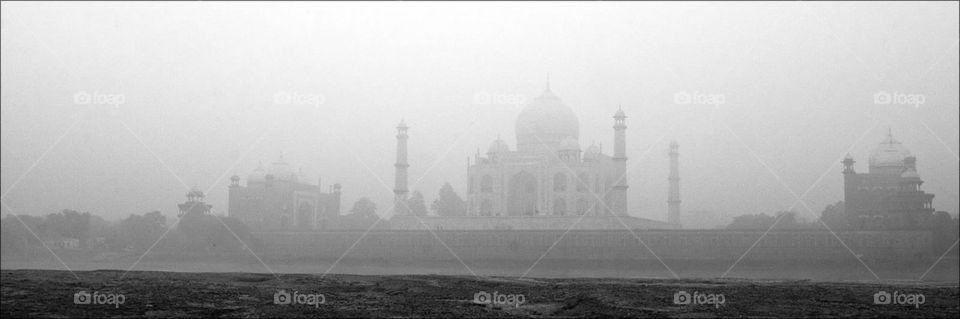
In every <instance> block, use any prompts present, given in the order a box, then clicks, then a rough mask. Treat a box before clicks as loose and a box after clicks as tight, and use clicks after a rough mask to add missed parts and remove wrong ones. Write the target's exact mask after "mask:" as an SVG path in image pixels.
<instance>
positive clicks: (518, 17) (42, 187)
mask: <svg viewBox="0 0 960 319" xmlns="http://www.w3.org/2000/svg"><path fill="white" fill-rule="evenodd" d="M2 6H3V7H2V9H3V10H2V31H0V32H2V50H3V52H2V83H0V84H2V120H0V123H2V125H0V127H2V159H0V163H2V183H0V184H2V191H3V198H2V199H3V202H4V203H5V204H7V205H8V206H9V207H8V206H3V212H4V214H7V213H10V212H11V211H10V209H12V210H13V212H16V213H20V214H34V215H39V214H48V213H53V212H56V211H58V210H60V209H64V208H71V209H77V210H81V211H90V212H92V213H96V214H100V215H103V216H105V217H107V218H111V219H113V218H120V217H123V216H126V215H128V214H131V213H144V212H148V211H152V210H160V211H162V212H164V213H165V214H167V215H168V216H170V217H172V216H174V215H175V214H176V204H177V203H179V202H182V201H184V199H185V198H184V194H185V193H186V191H187V187H191V186H196V187H198V188H200V189H202V190H207V189H209V190H210V191H209V192H208V193H209V197H208V199H209V201H210V202H211V203H212V204H213V205H214V209H215V210H216V211H218V212H223V211H225V210H226V196H227V184H228V183H229V176H230V175H232V174H234V173H237V174H239V175H241V176H244V177H245V176H246V175H247V174H249V173H250V171H251V170H253V169H254V168H255V167H256V166H257V163H258V161H263V162H264V163H269V162H272V161H274V160H275V159H277V157H278V156H279V154H280V153H281V152H283V153H284V154H285V155H284V156H285V158H286V159H287V161H288V162H290V163H291V164H293V165H294V166H295V167H297V168H301V167H302V170H303V172H304V174H305V176H307V178H308V180H310V181H311V182H314V183H315V182H316V179H317V178H318V177H322V179H323V184H324V185H328V184H331V183H334V182H339V183H341V184H343V187H344V188H343V192H344V195H343V196H344V205H343V211H344V212H346V211H347V210H349V208H350V206H351V205H352V203H353V202H354V201H355V200H356V199H357V198H359V197H361V196H367V197H370V198H372V199H373V200H375V201H376V202H377V204H378V207H379V208H380V213H381V214H385V213H386V212H385V210H386V209H387V208H388V207H389V205H390V202H391V199H392V196H393V194H392V192H391V189H390V188H391V187H392V185H393V165H392V164H393V161H394V152H395V138H394V136H395V133H396V132H395V128H394V127H395V126H396V124H397V123H398V122H399V121H400V119H401V118H405V119H406V121H407V123H408V124H409V125H410V126H411V128H410V164H411V167H410V181H411V188H412V189H414V190H420V191H422V192H423V193H424V194H425V195H426V197H427V200H428V201H432V200H433V198H434V197H435V196H436V193H437V191H438V190H439V188H440V186H441V185H442V183H443V182H444V181H449V182H451V183H452V184H453V185H454V187H455V188H456V189H457V191H458V192H459V193H460V194H461V195H464V191H465V189H466V188H465V181H466V158H467V157H468V156H472V155H473V154H474V153H475V152H476V150H477V149H478V148H479V149H481V151H482V152H485V151H486V148H487V146H488V145H489V143H490V142H491V141H492V140H493V139H495V138H496V137H497V135H501V136H502V137H503V138H504V139H505V140H506V141H507V143H508V144H509V145H510V147H511V148H515V147H516V141H515V136H514V130H513V127H514V119H515V118H516V116H517V114H518V113H519V111H520V109H521V107H522V105H520V106H517V105H511V104H510V103H499V102H504V101H506V102H510V101H517V100H522V99H527V100H529V99H531V98H533V97H535V96H536V95H538V94H539V93H540V92H541V91H542V90H543V87H544V85H545V82H546V79H547V77H548V74H549V79H550V82H551V85H552V90H553V91H554V92H555V93H556V94H557V95H558V96H560V98H561V99H563V100H564V101H565V102H566V104H568V105H569V106H570V107H571V108H573V110H574V112H575V113H576V114H577V116H579V119H580V135H581V137H580V143H581V145H582V146H583V147H586V146H587V145H589V144H590V143H592V142H594V141H596V142H598V143H602V144H603V145H604V147H603V148H604V152H606V153H609V152H610V151H612V145H613V129H612V128H611V126H612V124H613V122H612V121H613V120H612V118H611V116H612V115H613V113H614V112H615V111H616V109H617V106H618V105H622V106H623V109H624V111H625V112H626V113H627V115H628V116H629V118H628V119H627V125H628V129H627V153H628V156H629V158H630V159H629V161H628V162H627V163H628V169H629V175H628V183H629V185H630V189H629V201H630V211H631V214H633V215H635V216H639V217H645V218H652V219H658V220H665V219H666V196H667V194H666V192H667V168H668V159H667V157H666V148H667V144H668V143H669V141H670V140H671V139H676V140H677V141H678V142H679V143H680V153H681V164H680V165H681V179H682V180H681V192H682V194H681V196H682V199H683V209H684V210H685V211H693V210H709V211H716V212H720V213H723V214H728V215H739V214H744V213H758V212H764V213H772V212H775V211H779V210H786V209H788V208H790V207H791V206H792V205H793V204H794V203H795V196H801V195H805V196H804V197H803V199H804V203H806V204H807V205H808V206H809V208H810V209H812V210H813V211H814V212H815V213H816V214H819V212H820V211H821V210H822V209H823V208H824V206H826V205H827V204H831V203H833V202H836V201H839V200H841V199H842V196H843V195H842V184H841V181H842V179H841V174H840V164H839V161H840V159H841V158H842V157H843V155H845V154H846V153H848V152H849V153H850V154H851V155H852V156H853V157H854V158H855V159H857V160H858V164H857V169H858V170H859V171H866V169H867V156H868V154H869V152H870V150H871V149H872V148H873V147H875V145H876V144H877V143H878V142H879V141H880V140H881V139H882V138H883V137H884V136H885V134H886V132H887V130H888V128H889V129H892V130H893V132H894V135H895V136H896V137H897V138H898V139H899V140H901V141H902V142H903V143H904V144H905V146H906V147H907V148H909V149H910V150H911V151H912V152H913V153H914V154H916V155H917V158H918V164H917V165H918V171H919V173H920V175H921V176H922V177H923V178H924V179H925V181H926V183H925V184H924V188H925V190H926V191H928V192H931V193H934V194H936V197H935V198H934V206H935V207H936V208H937V209H939V210H945V211H948V212H950V213H952V214H956V213H957V211H958V197H960V196H958V184H960V182H958V157H957V150H958V149H960V136H958V134H960V133H958V126H960V125H958V118H960V114H958V112H960V111H958V110H960V107H958V106H960V98H958V89H957V88H958V60H960V57H958V38H960V36H958V31H957V30H958V24H960V23H958V13H957V12H958V5H957V3H956V2H937V3H915V2H911V3H887V2H884V3H803V2H799V3H787V2H778V3H690V2H684V3H596V2H589V3H511V4H504V3H456V4H446V3H300V2H286V3H246V2H232V3H83V4H79V3H6V2H5V3H3V4H2ZM878 92H879V93H881V94H883V93H882V92H886V93H889V94H890V96H893V97H894V102H892V103H890V104H883V103H876V102H875V95H876V94H877V93H878ZM277 93H280V94H287V95H289V96H292V97H294V102H295V103H293V104H294V105H283V104H277V103H274V100H275V96H277ZM84 94H87V96H89V97H91V100H90V101H91V102H90V103H84V102H80V103H77V100H75V99H76V98H77V96H80V97H81V98H82V97H83V96H84ZM485 94H488V95H489V96H492V97H496V98H495V99H494V102H495V103H491V104H485V103H475V101H476V100H477V98H476V97H477V96H484V95H485ZM684 94H686V95H687V96H691V97H694V101H693V102H694V103H691V104H683V103H676V98H677V96H683V95H684ZM698 97H699V98H703V99H698ZM711 97H712V98H714V100H713V101H718V100H717V98H722V102H723V104H722V105H707V104H698V103H699V102H705V101H707V102H708V100H707V99H709V98H711ZM79 101H83V100H79ZM918 101H919V103H918ZM298 102H304V103H302V104H298ZM308 103H312V104H313V105H307V104H308ZM111 104H112V105H111ZM907 104H914V105H907ZM38 159H39V161H38ZM21 177H22V178H21ZM418 180H419V183H415V182H417V181H418ZM381 182H382V183H381ZM808 189H809V191H808ZM794 210H796V211H798V212H801V216H803V217H807V218H808V219H809V218H810V217H811V215H809V212H806V210H805V208H804V207H803V206H802V205H798V206H796V207H794Z"/></svg>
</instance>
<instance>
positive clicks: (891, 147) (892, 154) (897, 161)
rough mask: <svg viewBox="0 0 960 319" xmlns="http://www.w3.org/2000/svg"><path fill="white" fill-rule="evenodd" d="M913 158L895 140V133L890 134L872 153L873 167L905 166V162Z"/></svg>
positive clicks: (871, 164) (871, 161) (871, 162)
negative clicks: (906, 159) (908, 158)
mask: <svg viewBox="0 0 960 319" xmlns="http://www.w3.org/2000/svg"><path fill="white" fill-rule="evenodd" d="M909 156H911V154H910V151H909V150H907V148H906V147H903V144H901V143H900V141H897V140H896V139H894V138H893V133H892V132H891V133H888V134H887V138H886V139H884V140H883V142H880V145H877V147H876V148H874V149H873V151H872V152H871V153H870V166H871V167H900V166H903V160H904V159H905V158H907V157H909Z"/></svg>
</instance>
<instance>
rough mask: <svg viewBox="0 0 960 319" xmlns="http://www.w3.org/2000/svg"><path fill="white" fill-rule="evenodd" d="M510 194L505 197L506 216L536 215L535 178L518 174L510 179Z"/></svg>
mask: <svg viewBox="0 0 960 319" xmlns="http://www.w3.org/2000/svg"><path fill="white" fill-rule="evenodd" d="M508 186H509V188H510V193H509V194H508V195H507V215H508V216H533V215H536V214H537V178H536V176H533V174H530V173H527V172H520V173H517V174H516V175H513V177H511V178H510V183H509V185H508Z"/></svg>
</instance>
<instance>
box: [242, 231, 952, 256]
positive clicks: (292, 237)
mask: <svg viewBox="0 0 960 319" xmlns="http://www.w3.org/2000/svg"><path fill="white" fill-rule="evenodd" d="M363 234H364V232H362V231H352V232H270V233H254V235H255V236H257V237H258V238H259V239H260V241H261V244H262V247H260V248H259V250H261V251H262V252H263V253H264V254H266V255H269V256H273V257H282V256H310V257H317V258H321V259H322V258H330V259H336V258H339V257H340V256H341V255H342V254H343V253H344V252H345V251H347V249H349V248H350V247H351V246H353V248H352V249H351V250H350V252H349V256H348V257H349V258H356V259H365V258H384V259H418V260H452V259H454V257H453V255H452V254H451V253H450V252H449V251H448V250H447V247H449V249H450V250H452V251H454V252H455V253H456V254H457V256H459V257H460V258H462V259H464V260H491V259H509V260H536V259H538V258H540V257H541V256H542V255H543V254H544V253H545V252H547V251H548V249H549V248H550V247H551V246H554V243H555V242H556V245H555V246H554V248H553V249H552V250H550V253H549V254H548V255H546V256H544V258H545V259H589V260H656V259H657V258H658V257H659V258H660V259H670V260H736V259H737V258H739V257H740V256H741V255H742V254H743V253H744V252H746V251H747V250H748V249H750V247H751V246H752V245H753V244H754V242H755V241H756V240H757V239H758V238H760V237H761V236H762V235H763V232H761V231H727V230H696V231H694V230H689V231H686V230H677V231H644V232H635V234H636V236H638V237H639V238H640V239H642V240H643V242H644V243H645V244H646V247H649V250H648V249H647V248H645V246H644V245H643V244H641V243H640V242H639V241H638V240H637V239H636V238H635V237H634V233H631V232H629V231H581V230H573V231H570V232H568V233H566V235H564V231H562V230H551V231H437V232H434V233H431V232H426V231H371V232H369V233H367V234H366V236H363ZM434 234H435V235H436V236H437V237H439V239H440V240H442V241H443V243H445V244H446V247H444V245H443V244H441V243H440V241H438V240H437V238H435V237H434ZM561 236H562V240H560V241H559V242H557V239H559V238H561ZM837 236H839V237H840V238H841V239H843V242H844V243H846V245H847V246H848V247H849V248H850V249H851V250H853V251H854V252H855V253H856V254H858V255H860V256H861V258H863V259H865V260H915V259H924V258H936V256H935V254H934V253H933V251H932V234H931V233H930V232H926V231H885V232H879V231H859V232H839V233H837ZM361 237H362V239H360V238H361ZM358 239H360V241H359V242H357V240H358ZM355 243H356V245H355V246H354V244H355ZM650 251H653V252H654V253H656V256H654V255H653V254H652V253H650ZM852 258H854V257H853V254H851V253H850V252H849V251H848V250H847V249H846V248H845V247H844V245H843V244H841V243H840V241H839V240H837V239H836V237H834V235H833V233H831V232H828V231H773V232H770V233H767V235H766V236H764V237H763V239H762V240H761V241H760V242H759V243H757V245H756V246H755V247H753V249H752V250H750V253H749V254H748V255H747V256H746V257H745V258H744V260H847V259H852Z"/></svg>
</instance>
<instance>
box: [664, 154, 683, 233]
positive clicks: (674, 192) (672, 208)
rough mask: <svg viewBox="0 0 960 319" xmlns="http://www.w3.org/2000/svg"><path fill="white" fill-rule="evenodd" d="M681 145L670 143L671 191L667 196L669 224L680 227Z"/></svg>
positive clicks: (669, 178)
mask: <svg viewBox="0 0 960 319" xmlns="http://www.w3.org/2000/svg"><path fill="white" fill-rule="evenodd" d="M679 148H680V145H678V144H677V141H672V142H670V177H668V178H667V180H669V181H670V191H669V194H668V195H667V222H669V223H671V224H674V225H680V152H679V151H678V149H679Z"/></svg>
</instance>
